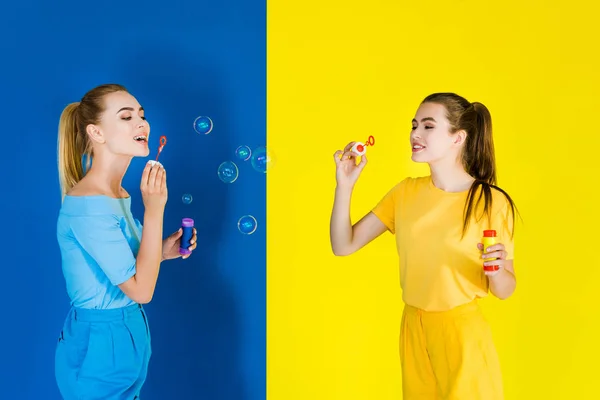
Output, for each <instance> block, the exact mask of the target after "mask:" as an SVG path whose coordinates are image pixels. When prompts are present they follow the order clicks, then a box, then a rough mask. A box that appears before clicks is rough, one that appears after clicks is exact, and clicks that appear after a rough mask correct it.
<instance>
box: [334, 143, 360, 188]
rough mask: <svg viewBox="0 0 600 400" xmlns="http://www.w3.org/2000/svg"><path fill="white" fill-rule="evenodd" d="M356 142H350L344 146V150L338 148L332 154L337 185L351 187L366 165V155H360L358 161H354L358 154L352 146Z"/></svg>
mask: <svg viewBox="0 0 600 400" xmlns="http://www.w3.org/2000/svg"><path fill="white" fill-rule="evenodd" d="M355 143H356V142H350V143H348V144H347V145H346V147H345V148H344V151H342V150H338V151H336V152H335V154H334V155H333V158H334V160H335V166H336V174H335V176H336V180H337V184H338V186H343V187H353V186H354V184H355V183H356V181H357V180H358V177H359V176H360V173H361V172H362V170H363V168H364V167H365V165H367V155H366V154H364V155H362V156H361V159H360V162H359V163H358V164H357V163H356V157H358V154H356V153H354V152H353V151H351V150H352V146H354V144H355Z"/></svg>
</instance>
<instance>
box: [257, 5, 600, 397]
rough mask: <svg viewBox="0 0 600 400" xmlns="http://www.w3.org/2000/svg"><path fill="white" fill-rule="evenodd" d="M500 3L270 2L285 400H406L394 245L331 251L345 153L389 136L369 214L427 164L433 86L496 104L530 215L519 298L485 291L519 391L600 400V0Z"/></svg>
mask: <svg viewBox="0 0 600 400" xmlns="http://www.w3.org/2000/svg"><path fill="white" fill-rule="evenodd" d="M493 3H495V4H494V5H489V2H477V1H467V0H462V1H461V0H458V1H440V0H429V1H425V2H422V1H414V2H411V3H409V2H406V1H381V0H379V1H378V0H374V1H368V2H359V1H353V0H346V1H340V0H329V1H323V0H320V1H314V0H304V1H302V2H299V1H298V2H290V1H286V0H271V1H270V2H269V4H268V146H269V147H270V149H271V150H272V151H273V152H274V155H275V156H276V158H277V162H276V165H274V167H273V168H272V169H271V170H270V171H269V172H268V197H267V198H268V203H267V206H268V221H267V222H268V223H267V235H268V257H267V266H268V326H267V329H268V350H267V353H268V358H267V360H268V378H267V381H268V398H269V399H270V400H296V399H298V400H306V399H327V400H336V399H340V400H342V399H343V400H353V399H369V400H370V399H373V400H388V399H389V400H392V399H394V400H396V399H400V398H401V381H400V370H399V365H398V354H397V342H398V333H399V320H400V315H401V312H402V302H401V300H400V295H401V293H400V291H399V284H398V272H397V256H396V254H395V248H394V242H393V237H392V236H391V235H390V234H386V235H384V236H383V237H381V238H380V239H379V240H378V241H376V242H374V243H372V244H371V245H370V246H369V247H368V248H365V249H363V250H362V251H361V252H360V253H358V254H356V255H353V256H351V257H348V258H335V257H334V256H333V255H332V253H331V251H330V248H329V236H328V235H329V232H328V227H329V215H330V210H331V206H332V200H333V190H334V187H335V167H334V162H333V153H334V151H335V150H337V149H341V148H343V146H344V145H345V144H346V143H348V142H349V141H352V140H360V141H364V140H366V139H367V138H368V136H369V135H374V136H375V139H376V144H375V147H373V148H370V149H369V156H370V158H369V164H368V165H367V167H366V169H365V170H364V172H363V175H362V177H361V179H360V181H359V183H358V185H357V187H356V190H355V194H354V197H353V202H352V216H353V218H354V220H356V219H358V218H360V217H361V216H362V215H363V214H364V213H365V212H367V211H368V210H369V209H370V208H371V207H372V206H373V205H374V204H375V203H376V202H377V201H379V199H380V198H381V197H382V196H383V195H384V194H385V192H386V191H387V190H388V189H389V188H391V186H392V185H393V184H394V183H396V182H397V181H398V180H400V179H402V178H403V177H405V176H406V175H422V174H426V173H428V170H427V169H426V166H422V165H415V164H413V163H412V162H411V161H410V149H409V146H408V135H409V132H410V126H411V124H410V120H411V118H412V117H413V114H414V112H415V110H416V108H417V106H418V104H419V102H420V100H421V99H422V98H423V97H425V96H426V95H427V94H429V93H431V92H434V91H454V92H457V93H459V94H461V95H463V96H465V97H467V98H468V99H469V100H471V101H475V100H476V101H481V102H483V103H484V104H486V105H487V106H488V107H489V108H490V110H491V112H492V116H493V120H494V128H495V140H496V145H497V156H498V167H499V172H500V173H499V178H500V185H501V186H502V187H504V188H505V189H506V190H508V191H509V193H510V194H511V195H512V196H513V198H514V199H515V200H516V201H517V205H518V206H519V208H520V211H521V214H522V216H523V219H524V224H522V225H520V226H518V228H519V231H518V233H517V244H516V246H517V247H516V258H517V260H516V263H515V268H516V270H517V274H518V275H517V276H518V289H517V293H516V294H515V296H514V297H513V298H511V299H510V300H508V301H505V302H501V301H498V300H496V299H493V298H489V299H487V300H486V301H484V307H485V311H486V314H487V315H488V317H489V319H490V322H491V323H492V325H493V330H494V332H495V338H496V342H497V346H498V349H499V353H500V356H501V361H502V365H503V370H504V381H505V387H506V399H508V400H510V399H527V400H529V399H532V398H534V396H535V398H538V397H539V398H543V399H560V400H566V399H569V400H570V399H574V400H575V399H576V400H584V399H592V398H594V399H595V398H598V396H600V394H598V393H599V391H598V389H597V384H595V383H594V382H595V380H596V378H597V374H596V373H595V372H594V370H596V369H597V363H598V362H599V360H598V359H599V356H600V327H598V325H597V324H598V321H600V305H599V302H598V300H597V297H598V296H597V295H596V294H597V293H598V292H599V291H600V289H599V287H598V282H599V278H600V261H599V256H598V245H595V244H593V243H592V242H591V240H592V239H593V235H594V233H595V232H596V231H597V229H598V228H600V221H599V220H600V218H599V213H598V207H600V202H599V200H598V198H599V197H598V195H597V194H593V192H594V191H597V190H598V188H597V187H598V182H599V181H600V178H599V174H600V171H599V168H598V166H597V165H598V154H599V153H598V151H599V145H600V130H599V128H598V126H599V118H598V116H599V115H600V111H598V94H599V93H598V89H599V87H598V86H599V85H598V80H599V78H598V71H599V70H600V64H599V62H598V54H597V52H596V51H594V50H593V48H594V47H596V48H597V46H596V45H595V39H594V37H597V34H596V33H594V32H595V30H596V29H597V28H598V21H597V20H596V19H595V18H594V16H593V15H594V14H596V15H598V8H597V7H598V6H591V4H592V3H591V2H590V5H585V4H584V3H583V2H581V1H578V0H576V1H571V2H556V5H551V4H549V3H551V2H540V1H538V2H530V1H529V2H528V1H522V0H521V1H514V0H508V1H497V2H493ZM534 3H535V4H534ZM590 7H596V8H595V10H594V9H592V8H590Z"/></svg>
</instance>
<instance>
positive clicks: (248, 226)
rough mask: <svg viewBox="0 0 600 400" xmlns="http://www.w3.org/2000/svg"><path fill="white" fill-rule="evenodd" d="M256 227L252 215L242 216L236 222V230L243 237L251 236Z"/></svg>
mask: <svg viewBox="0 0 600 400" xmlns="http://www.w3.org/2000/svg"><path fill="white" fill-rule="evenodd" d="M257 226H258V224H257V222H256V218H254V217H253V216H252V215H244V216H243V217H242V218H240V219H239V220H238V230H239V231H240V232H241V233H243V234H244V235H252V234H253V233H254V232H255V231H256V227H257Z"/></svg>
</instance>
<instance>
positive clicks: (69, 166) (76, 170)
mask: <svg viewBox="0 0 600 400" xmlns="http://www.w3.org/2000/svg"><path fill="white" fill-rule="evenodd" d="M115 92H127V89H125V87H124V86H122V85H118V84H114V83H109V84H105V85H100V86H97V87H95V88H93V89H92V90H90V91H89V92H87V93H86V94H85V95H84V96H83V97H82V98H81V101H79V102H75V103H71V104H69V105H68V106H66V107H65V109H64V110H63V112H62V114H61V115H60V122H59V123H58V175H59V180H60V189H61V192H62V198H63V199H64V198H65V195H66V194H67V193H68V192H69V191H70V190H71V189H72V188H73V186H75V185H77V183H78V182H79V181H80V180H82V179H83V177H84V176H85V174H86V172H87V171H88V170H89V169H90V165H91V161H92V160H91V158H92V156H93V155H94V152H93V149H92V143H91V141H90V139H89V138H88V135H87V133H86V132H85V129H86V127H87V126H88V125H90V124H97V123H99V122H100V117H101V116H102V113H103V112H104V111H105V108H106V105H105V104H104V97H105V96H106V95H107V94H109V93H115ZM83 156H86V157H85V158H86V166H85V169H84V168H83Z"/></svg>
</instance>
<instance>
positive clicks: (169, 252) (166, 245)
mask: <svg viewBox="0 0 600 400" xmlns="http://www.w3.org/2000/svg"><path fill="white" fill-rule="evenodd" d="M181 235H183V229H181V228H179V230H178V231H177V232H175V233H173V234H172V235H171V236H169V237H168V238H166V239H165V240H163V246H162V259H163V261H164V260H172V259H174V258H179V257H182V258H184V259H185V258H188V257H189V256H191V255H192V254H191V253H190V254H186V255H184V256H182V255H181V254H179V246H180V245H181ZM190 244H191V246H190V247H188V249H189V250H190V251H194V249H195V248H196V246H197V243H196V228H194V234H193V235H192V239H191V240H190Z"/></svg>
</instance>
